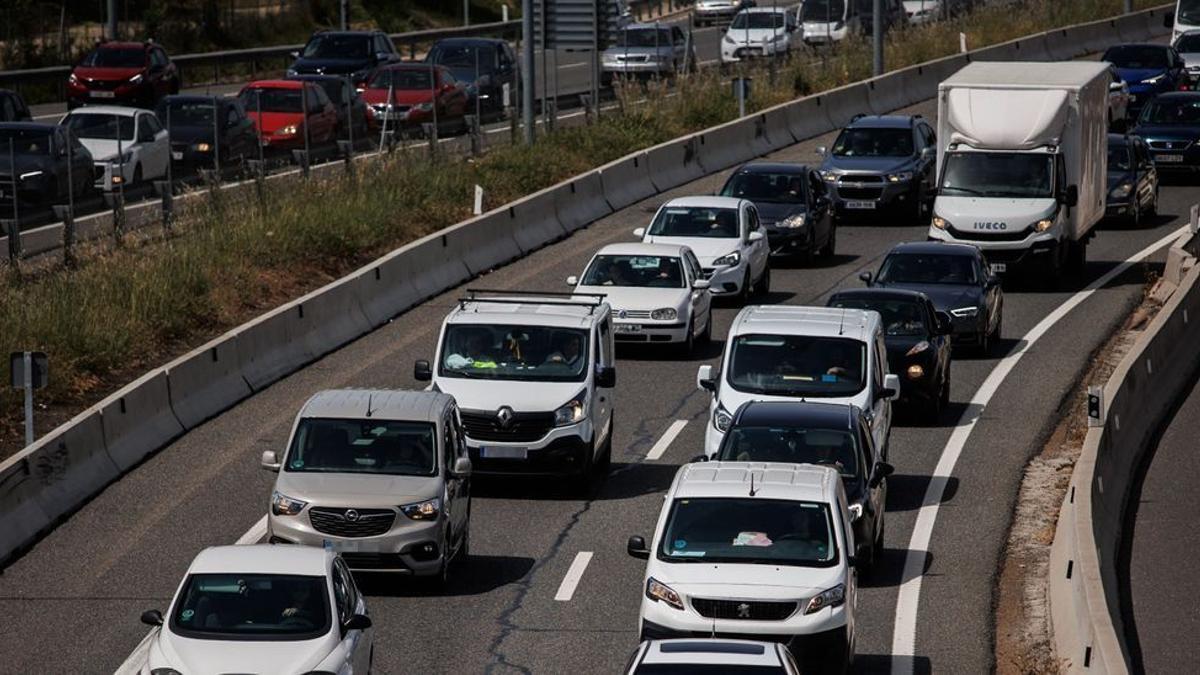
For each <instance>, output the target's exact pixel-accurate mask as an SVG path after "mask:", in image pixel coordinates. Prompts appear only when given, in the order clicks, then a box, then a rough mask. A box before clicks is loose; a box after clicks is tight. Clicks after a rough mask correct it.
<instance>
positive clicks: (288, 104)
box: [238, 80, 338, 150]
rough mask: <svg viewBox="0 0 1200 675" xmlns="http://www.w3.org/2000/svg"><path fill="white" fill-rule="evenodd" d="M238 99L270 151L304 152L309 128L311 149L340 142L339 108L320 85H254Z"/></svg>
mask: <svg viewBox="0 0 1200 675" xmlns="http://www.w3.org/2000/svg"><path fill="white" fill-rule="evenodd" d="M302 92H303V93H302ZM301 96H303V97H304V98H301ZM238 100H239V101H241V103H242V107H243V108H245V109H246V114H247V116H249V117H250V119H251V120H253V121H254V127H255V128H256V129H257V130H258V139H259V141H260V142H261V143H262V144H263V145H264V146H266V147H268V148H278V149H280V150H300V149H303V148H304V133H305V128H306V127H307V129H308V143H309V145H310V146H315V145H321V144H328V143H334V142H335V141H337V137H338V136H337V133H338V111H337V108H335V107H334V105H333V101H331V100H329V96H328V95H326V94H325V90H324V89H322V88H321V87H320V86H319V85H317V84H314V83H312V82H304V81H301V80H263V81H260V82H251V83H250V84H248V85H246V86H245V87H242V90H241V91H240V92H238ZM306 108H307V112H308V121H307V124H306V123H305V119H304V113H305V110H306ZM260 110H261V111H262V116H261V119H260V118H259V111H260Z"/></svg>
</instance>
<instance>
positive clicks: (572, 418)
mask: <svg viewBox="0 0 1200 675" xmlns="http://www.w3.org/2000/svg"><path fill="white" fill-rule="evenodd" d="M586 408H587V390H586V389H585V390H583V391H581V392H579V393H578V394H576V395H575V398H572V399H571V400H570V401H567V402H566V404H565V405H563V407H561V408H559V409H558V410H555V411H554V426H556V427H565V426H567V425H569V424H578V423H580V422H582V421H583V418H584V416H585V415H586V414H587V410H586Z"/></svg>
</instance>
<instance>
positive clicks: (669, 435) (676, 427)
mask: <svg viewBox="0 0 1200 675" xmlns="http://www.w3.org/2000/svg"><path fill="white" fill-rule="evenodd" d="M686 426H687V420H675V421H674V422H671V426H669V427H667V431H666V432H665V433H664V434H663V435H662V438H660V439H658V442H657V443H655V444H654V447H653V448H650V452H648V453H646V459H649V460H656V459H658V458H660V457H662V456H663V453H664V452H666V451H667V448H669V447H671V441H673V440H675V437H676V436H678V435H679V432H681V431H683V428H684V427H686Z"/></svg>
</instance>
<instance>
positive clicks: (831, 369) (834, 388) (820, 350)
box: [728, 334, 867, 397]
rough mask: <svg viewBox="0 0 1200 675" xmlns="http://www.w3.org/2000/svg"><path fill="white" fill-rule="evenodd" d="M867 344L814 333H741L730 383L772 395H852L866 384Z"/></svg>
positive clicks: (732, 354) (731, 364)
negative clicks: (818, 335)
mask: <svg viewBox="0 0 1200 675" xmlns="http://www.w3.org/2000/svg"><path fill="white" fill-rule="evenodd" d="M866 373H867V346H866V345H865V344H863V343H862V342H859V341H858V340H855V339H852V338H841V337H813V336H810V335H755V334H747V335H739V336H737V337H736V338H734V340H733V346H732V351H731V352H730V356H729V376H728V377H729V384H730V385H731V386H733V388H734V389H737V390H738V391H743V392H747V393H751V394H766V395H770V396H813V397H839V396H852V395H854V394H857V393H858V392H860V391H862V389H863V387H865V386H866Z"/></svg>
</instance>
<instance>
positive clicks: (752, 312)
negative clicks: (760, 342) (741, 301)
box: [729, 305, 881, 342]
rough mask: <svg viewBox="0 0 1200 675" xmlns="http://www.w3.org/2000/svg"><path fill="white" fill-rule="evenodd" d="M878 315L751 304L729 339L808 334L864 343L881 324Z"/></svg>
mask: <svg viewBox="0 0 1200 675" xmlns="http://www.w3.org/2000/svg"><path fill="white" fill-rule="evenodd" d="M880 321H881V319H880V318H879V313H878V312H874V311H871V310H862V309H846V308H841V307H808V306H798V305H751V306H750V307H746V308H745V309H743V310H742V311H741V312H739V313H738V315H737V318H735V319H734V320H733V326H732V327H731V328H730V329H729V336H730V337H731V338H732V337H735V336H737V335H745V334H748V333H759V334H767V335H811V336H814V337H845V338H852V339H855V340H859V341H861V342H867V341H869V340H870V339H871V335H872V334H873V333H874V331H875V326H876V325H878V324H879V323H880Z"/></svg>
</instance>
